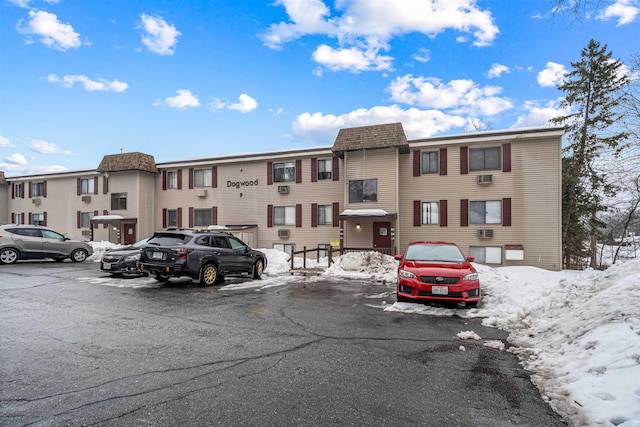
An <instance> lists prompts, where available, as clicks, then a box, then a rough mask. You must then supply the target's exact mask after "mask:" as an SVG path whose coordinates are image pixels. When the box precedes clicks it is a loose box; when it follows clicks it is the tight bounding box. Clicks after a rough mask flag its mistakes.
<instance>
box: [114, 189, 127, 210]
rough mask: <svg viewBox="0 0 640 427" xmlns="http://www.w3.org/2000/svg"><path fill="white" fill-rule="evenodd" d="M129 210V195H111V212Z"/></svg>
mask: <svg viewBox="0 0 640 427" xmlns="http://www.w3.org/2000/svg"><path fill="white" fill-rule="evenodd" d="M125 209H127V193H111V210H112V211H118V210H125Z"/></svg>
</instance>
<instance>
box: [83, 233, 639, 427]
mask: <svg viewBox="0 0 640 427" xmlns="http://www.w3.org/2000/svg"><path fill="white" fill-rule="evenodd" d="M93 246H94V250H95V254H94V255H93V256H92V257H91V259H90V260H94V261H96V262H98V261H99V260H100V256H101V254H102V253H103V252H104V250H105V249H107V248H109V247H114V246H113V245H112V244H110V243H104V242H97V243H93ZM260 250H262V251H263V252H265V253H266V254H267V260H268V262H267V269H266V271H265V277H264V279H263V280H259V281H244V282H239V283H232V284H229V285H226V286H223V287H221V288H220V289H221V290H223V291H224V290H237V289H252V288H253V289H255V290H256V291H258V290H260V289H264V288H268V287H273V286H284V285H286V284H288V283H291V282H293V281H301V280H305V281H311V282H312V281H314V280H324V279H326V278H327V277H333V278H340V279H353V280H358V281H364V282H367V283H370V284H371V286H372V287H374V289H372V290H373V292H374V296H375V297H377V298H378V299H379V300H382V302H381V303H378V304H374V303H372V304H369V305H370V306H371V307H375V308H378V309H381V310H384V311H386V312H391V311H393V312H403V313H407V314H415V315H427V316H453V315H457V316H460V317H466V318H471V317H478V318H482V323H483V324H484V325H486V326H492V327H495V328H500V329H503V330H505V331H508V332H509V334H510V335H509V339H508V341H509V345H508V346H506V347H507V348H506V349H505V346H504V343H501V342H496V341H489V340H487V341H486V342H483V344H484V345H486V346H490V347H492V348H496V349H498V350H500V351H510V352H512V353H514V354H517V355H518V356H519V358H520V360H521V363H522V364H523V366H524V367H525V368H526V369H527V370H529V371H531V374H532V380H533V382H534V383H535V384H536V386H537V387H538V388H539V390H540V392H541V394H542V396H543V397H544V398H545V399H547V400H548V402H549V404H550V405H551V407H552V408H553V409H554V410H555V411H556V412H558V413H559V414H560V415H562V416H563V417H564V418H565V420H567V422H569V423H570V425H574V426H624V427H640V258H636V259H632V260H627V261H625V262H622V263H618V264H615V265H614V266H612V267H610V268H609V269H607V270H605V271H595V270H586V271H561V272H553V271H547V270H542V269H539V268H535V267H499V268H493V267H488V266H485V265H481V264H474V265H475V267H476V269H477V270H478V272H479V273H480V281H481V284H482V288H483V301H482V304H481V305H480V306H479V307H478V308H476V309H468V310H458V309H451V308H444V307H438V306H429V305H422V304H412V303H397V302H395V284H396V267H397V261H395V260H394V259H393V257H390V256H387V255H381V254H378V253H372V252H364V253H349V254H345V255H344V256H342V257H338V258H337V261H336V262H335V263H334V264H333V265H332V266H331V267H329V268H326V270H325V271H324V273H323V274H322V275H321V276H308V277H299V276H292V275H290V274H289V262H288V261H287V260H288V255H286V254H285V253H284V252H280V251H277V250H274V249H260ZM326 264H327V262H326V259H324V260H320V263H317V262H316V261H310V260H307V267H316V266H324V267H326ZM295 265H296V266H297V267H301V266H302V259H295ZM98 280H102V279H98ZM104 281H105V282H103V283H102V284H106V285H110V286H120V284H122V286H145V285H148V286H157V282H155V280H153V279H149V278H141V279H135V280H120V281H118V280H117V279H104ZM457 337H458V339H460V340H467V339H474V340H482V337H480V336H478V335H477V334H476V333H475V332H474V331H460V333H458V334H457Z"/></svg>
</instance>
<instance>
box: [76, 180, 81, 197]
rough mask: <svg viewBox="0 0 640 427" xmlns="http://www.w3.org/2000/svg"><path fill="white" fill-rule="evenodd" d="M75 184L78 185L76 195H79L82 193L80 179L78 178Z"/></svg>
mask: <svg viewBox="0 0 640 427" xmlns="http://www.w3.org/2000/svg"><path fill="white" fill-rule="evenodd" d="M77 186H78V196H79V195H80V194H82V179H80V178H78V180H77Z"/></svg>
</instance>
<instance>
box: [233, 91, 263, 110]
mask: <svg viewBox="0 0 640 427" xmlns="http://www.w3.org/2000/svg"><path fill="white" fill-rule="evenodd" d="M228 108H229V110H237V111H240V112H241V113H248V112H249V111H253V110H255V109H256V108H258V102H257V101H256V100H255V99H253V98H252V97H250V96H249V95H247V94H245V93H243V94H242V95H240V96H239V97H238V102H237V103H236V104H231V105H229V107H228Z"/></svg>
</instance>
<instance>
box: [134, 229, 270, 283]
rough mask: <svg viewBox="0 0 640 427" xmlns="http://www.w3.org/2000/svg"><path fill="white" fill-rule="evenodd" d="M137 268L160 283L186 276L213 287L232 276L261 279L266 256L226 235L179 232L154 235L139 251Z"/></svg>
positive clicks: (211, 232)
mask: <svg viewBox="0 0 640 427" xmlns="http://www.w3.org/2000/svg"><path fill="white" fill-rule="evenodd" d="M138 267H139V269H140V271H141V272H143V273H144V272H146V273H149V274H151V275H153V276H154V277H155V278H156V280H158V281H161V282H164V281H167V280H169V277H181V276H188V277H191V278H192V279H194V280H198V281H199V282H200V283H201V284H202V285H203V286H212V285H214V284H215V283H216V282H217V281H218V280H223V279H224V276H226V275H232V274H233V275H236V274H245V275H248V276H249V277H252V278H253V279H260V277H261V276H262V273H263V271H264V269H265V268H266V267H267V257H266V256H265V254H264V253H262V252H260V251H256V250H254V249H251V248H250V247H249V246H247V245H246V244H245V243H244V242H243V241H242V240H240V239H238V238H236V237H234V236H232V235H231V234H229V233H226V232H221V231H208V230H203V231H194V230H184V229H182V230H180V229H178V230H166V231H158V232H156V233H154V234H153V236H152V237H151V238H150V239H149V240H148V241H147V242H146V243H145V245H144V247H143V248H142V250H141V252H140V263H139V265H138Z"/></svg>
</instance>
